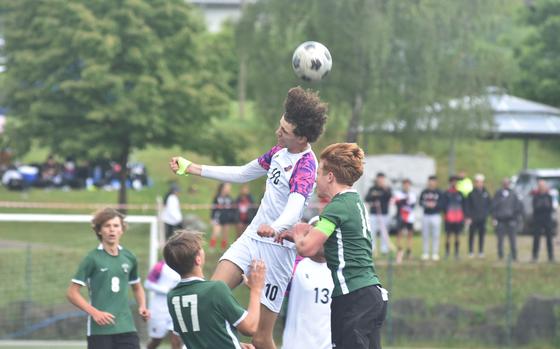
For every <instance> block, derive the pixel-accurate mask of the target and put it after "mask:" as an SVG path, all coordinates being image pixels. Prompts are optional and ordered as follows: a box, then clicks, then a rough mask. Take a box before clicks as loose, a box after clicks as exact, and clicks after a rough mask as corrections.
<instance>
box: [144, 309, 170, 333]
mask: <svg viewBox="0 0 560 349" xmlns="http://www.w3.org/2000/svg"><path fill="white" fill-rule="evenodd" d="M169 331H173V320H172V319H171V315H169V314H151V317H150V320H148V335H149V336H150V338H158V339H161V338H165V337H166V336H167V333H169Z"/></svg>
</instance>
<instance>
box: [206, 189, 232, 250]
mask: <svg viewBox="0 0 560 349" xmlns="http://www.w3.org/2000/svg"><path fill="white" fill-rule="evenodd" d="M212 204H213V205H214V207H213V208H212V237H211V238H210V248H211V249H214V248H216V241H217V239H218V236H219V235H221V236H222V243H221V248H222V250H225V249H226V247H227V244H228V232H229V227H230V226H231V225H233V224H235V223H236V222H237V209H236V208H235V205H234V202H233V198H232V197H231V184H230V183H220V185H219V186H218V190H217V192H216V196H215V197H214V201H213V202H212Z"/></svg>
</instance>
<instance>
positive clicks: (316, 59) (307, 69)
mask: <svg viewBox="0 0 560 349" xmlns="http://www.w3.org/2000/svg"><path fill="white" fill-rule="evenodd" d="M292 68H293V69H294V72H295V73H296V75H297V76H298V77H299V78H301V79H303V80H305V81H319V80H321V79H323V78H324V77H325V76H327V74H329V72H330V71H331V68H332V57H331V53H330V52H329V50H328V49H327V48H326V47H325V45H323V44H321V43H320V42H316V41H306V42H304V43H303V44H301V45H299V46H298V47H297V48H296V50H295V51H294V55H293V57H292Z"/></svg>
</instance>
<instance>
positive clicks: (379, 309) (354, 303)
mask: <svg viewBox="0 0 560 349" xmlns="http://www.w3.org/2000/svg"><path fill="white" fill-rule="evenodd" d="M386 313H387V301H384V300H383V298H382V294H381V288H380V286H377V285H376V286H368V287H364V288H360V289H359V290H356V291H354V292H350V293H349V294H346V295H343V296H338V297H333V298H332V302H331V334H332V343H333V348H334V347H335V346H336V349H380V348H381V325H382V324H383V321H384V320H385V315H386Z"/></svg>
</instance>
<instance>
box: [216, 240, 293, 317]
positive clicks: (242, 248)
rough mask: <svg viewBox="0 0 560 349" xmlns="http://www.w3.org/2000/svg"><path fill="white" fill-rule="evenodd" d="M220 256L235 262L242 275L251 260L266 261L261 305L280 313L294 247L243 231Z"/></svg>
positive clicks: (291, 265)
mask: <svg viewBox="0 0 560 349" xmlns="http://www.w3.org/2000/svg"><path fill="white" fill-rule="evenodd" d="M223 259H227V260H228V261H230V262H232V263H234V264H235V265H237V266H238V267H239V268H241V270H242V271H243V273H245V274H247V273H248V272H249V266H250V265H251V262H252V261H253V260H254V259H262V260H263V261H264V263H265V264H266V276H265V281H264V283H265V286H264V289H263V293H262V295H261V304H263V305H264V306H265V307H267V308H268V309H270V310H271V311H273V312H275V313H279V312H280V308H282V301H283V300H284V293H285V292H286V288H287V287H288V283H289V282H290V279H291V278H292V271H293V268H294V262H295V260H296V250H295V249H293V248H288V247H284V246H280V245H275V244H269V243H266V242H262V241H259V240H255V239H253V238H251V237H250V236H248V235H247V234H243V235H241V237H240V238H239V239H237V241H235V242H234V243H233V244H232V245H231V246H230V247H229V249H228V250H227V251H226V252H225V253H224V255H223V256H222V258H220V261H221V260H223Z"/></svg>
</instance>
